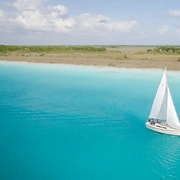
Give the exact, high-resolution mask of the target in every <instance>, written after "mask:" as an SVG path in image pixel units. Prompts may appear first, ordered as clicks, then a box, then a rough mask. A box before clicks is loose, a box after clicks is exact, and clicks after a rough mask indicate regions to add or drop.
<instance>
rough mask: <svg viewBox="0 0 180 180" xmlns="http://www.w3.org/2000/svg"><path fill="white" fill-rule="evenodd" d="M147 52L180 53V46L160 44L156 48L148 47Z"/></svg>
mask: <svg viewBox="0 0 180 180" xmlns="http://www.w3.org/2000/svg"><path fill="white" fill-rule="evenodd" d="M147 53H153V54H180V47H179V46H159V47H156V48H154V49H148V50H147Z"/></svg>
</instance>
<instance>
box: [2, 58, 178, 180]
mask: <svg viewBox="0 0 180 180" xmlns="http://www.w3.org/2000/svg"><path fill="white" fill-rule="evenodd" d="M162 72H163V70H160V69H126V68H107V67H91V66H73V65H57V64H53V65H52V64H51V65H50V64H35V63H17V62H5V61H1V62H0V84H1V85H0V122H1V125H0V147H1V148H0V162H1V163H0V179H2V180H9V179H11V180H13V179H18V180H24V179H26V180H31V179H40V180H41V179H42V180H46V179H47V180H49V179H53V180H56V179H57V180H59V179H61V180H72V179H78V180H84V179H86V180H88V179H89V180H90V179H91V180H92V179H97V180H101V179H102V180H106V179H107V180H109V179H113V180H119V179H179V178H180V172H179V166H180V151H179V148H180V139H179V137H173V136H168V135H161V134H158V133H154V132H151V131H149V130H148V129H146V128H145V122H146V119H147V117H148V115H149V111H150V108H151V104H152V101H153V98H154V95H155V92H156V89H157V86H158V84H159V81H160V79H161V75H162ZM168 78H169V83H170V87H171V92H172V95H173V97H176V98H175V99H174V103H175V105H176V107H177V113H178V114H179V116H180V94H179V87H180V86H179V82H180V73H179V72H175V71H169V72H168Z"/></svg>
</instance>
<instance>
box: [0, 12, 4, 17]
mask: <svg viewBox="0 0 180 180" xmlns="http://www.w3.org/2000/svg"><path fill="white" fill-rule="evenodd" d="M3 15H4V12H3V11H2V10H0V18H1V17H3Z"/></svg>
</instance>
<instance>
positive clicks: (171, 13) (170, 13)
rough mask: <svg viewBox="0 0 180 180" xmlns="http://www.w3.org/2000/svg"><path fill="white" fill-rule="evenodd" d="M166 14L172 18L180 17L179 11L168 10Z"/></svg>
mask: <svg viewBox="0 0 180 180" xmlns="http://www.w3.org/2000/svg"><path fill="white" fill-rule="evenodd" d="M168 14H169V15H170V16H173V17H180V10H169V12H168Z"/></svg>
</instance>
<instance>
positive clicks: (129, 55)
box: [0, 46, 180, 71]
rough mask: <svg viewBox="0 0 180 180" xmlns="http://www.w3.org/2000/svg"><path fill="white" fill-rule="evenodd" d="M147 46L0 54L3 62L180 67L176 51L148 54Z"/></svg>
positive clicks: (176, 68) (172, 68) (171, 68)
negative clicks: (174, 52)
mask: <svg viewBox="0 0 180 180" xmlns="http://www.w3.org/2000/svg"><path fill="white" fill-rule="evenodd" d="M149 48H150V47H138V46H137V47H136V46H135V47H129V46H127V47H123V46H122V47H118V48H106V51H102V52H101V51H97V52H96V51H95V52H89V51H70V52H69V51H68V52H38V53H37V52H35V53H34V52H12V53H8V54H3V55H0V60H3V61H18V62H33V63H54V64H73V65H90V66H108V67H109V66H110V67H120V68H121V67H123V68H158V69H159V68H160V69H164V68H165V67H166V68H167V69H168V70H176V71H179V70H180V62H179V59H180V55H179V54H153V53H151V54H149V53H147V50H148V49H149Z"/></svg>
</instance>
